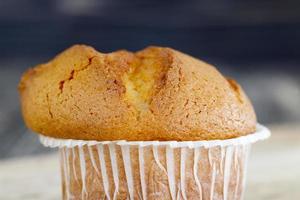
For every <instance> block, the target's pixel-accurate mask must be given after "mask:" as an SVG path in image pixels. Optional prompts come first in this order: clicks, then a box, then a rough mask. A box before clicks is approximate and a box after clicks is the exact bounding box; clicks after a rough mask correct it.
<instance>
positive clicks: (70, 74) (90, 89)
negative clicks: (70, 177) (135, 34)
mask: <svg viewBox="0 0 300 200" xmlns="http://www.w3.org/2000/svg"><path fill="white" fill-rule="evenodd" d="M19 92H20V96H21V104H22V112H23V116H24V120H25V123H26V124H27V126H28V127H29V128H31V129H32V130H33V131H35V132H37V133H40V134H42V135H46V136H50V137H54V138H69V139H82V140H99V141H103V140H128V141H151V140H160V141H166V140H177V141H188V140H191V141H193V140H211V139H227V138H233V137H238V136H242V135H246V134H249V133H252V132H254V131H255V127H256V117H255V112H254V110H253V107H252V105H251V103H250V102H249V100H248V98H247V96H246V95H245V94H244V92H243V90H242V89H241V87H240V86H239V85H238V84H237V83H236V82H235V81H234V80H231V79H226V78H224V77H223V76H222V75H221V74H220V73H219V72H218V71H217V70H216V69H215V68H214V67H213V66H211V65H209V64H207V63H205V62H202V61H200V60H198V59H195V58H193V57H191V56H188V55H186V54H183V53H181V52H179V51H176V50H173V49H171V48H163V47H148V48H146V49H144V50H141V51H138V52H136V53H132V52H129V51H125V50H121V51H116V52H113V53H108V54H104V53H100V52H98V51H96V50H95V49H93V48H92V47H89V46H85V45H75V46H73V47H71V48H69V49H67V50H65V51H64V52H62V53H61V54H59V55H58V56H56V57H55V58H54V59H53V60H51V61H49V62H48V63H45V64H41V65H38V66H36V67H34V68H32V69H29V70H28V71H27V72H26V73H25V74H24V75H23V77H22V79H21V81H20V84H19Z"/></svg>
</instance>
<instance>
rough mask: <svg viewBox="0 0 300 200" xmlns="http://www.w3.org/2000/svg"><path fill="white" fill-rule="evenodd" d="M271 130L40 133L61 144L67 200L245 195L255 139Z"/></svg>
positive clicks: (236, 199)
mask: <svg viewBox="0 0 300 200" xmlns="http://www.w3.org/2000/svg"><path fill="white" fill-rule="evenodd" d="M269 136H270V132H269V130H268V129H267V128H265V127H263V126H262V125H257V131H256V132H255V133H253V134H249V135H247V136H242V137H239V138H234V139H228V140H211V141H187V142H176V141H168V142H159V141H151V142H143V141H140V142H130V141H104V142H99V141H83V140H65V139H54V138H49V137H45V136H41V137H40V140H41V142H42V143H43V144H44V145H45V146H48V147H59V151H60V155H61V171H62V186H63V187H62V188H63V199H89V200H94V199H95V200H96V199H97V200H98V199H109V200H110V199H112V200H114V199H145V200H147V199H172V200H175V199H184V200H186V199H202V200H206V199H207V200H219V199H220V200H221V199H222V200H240V199H242V198H243V191H244V188H245V181H246V172H247V161H248V155H249V152H250V146H251V144H252V143H254V142H256V141H258V140H263V139H266V138H268V137H269Z"/></svg>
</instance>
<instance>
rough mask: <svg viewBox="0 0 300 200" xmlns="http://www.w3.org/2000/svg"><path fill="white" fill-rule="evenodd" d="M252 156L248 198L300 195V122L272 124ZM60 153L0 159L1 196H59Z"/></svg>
mask: <svg viewBox="0 0 300 200" xmlns="http://www.w3.org/2000/svg"><path fill="white" fill-rule="evenodd" d="M271 130H272V133H273V135H272V137H271V138H270V139H269V140H267V141H264V142H258V143H256V144H255V145H254V146H253V148H252V154H251V156H250V161H249V168H248V179H247V188H246V194H245V200H299V199H300V126H298V125H296V126H295V125H294V126H288V125H285V126H272V127H271ZM59 172H60V171H59V160H58V155H57V154H48V155H39V156H32V157H25V158H14V159H9V160H3V161H0V200H17V199H18V200H20V199H22V200H27V199H32V200H34V199H42V200H50V199H51V200H52V199H60V198H61V196H60V192H61V188H60V174H59Z"/></svg>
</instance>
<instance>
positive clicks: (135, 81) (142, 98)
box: [123, 57, 163, 112]
mask: <svg viewBox="0 0 300 200" xmlns="http://www.w3.org/2000/svg"><path fill="white" fill-rule="evenodd" d="M136 58H137V60H136V61H135V62H133V63H132V64H131V68H130V70H129V71H128V72H127V73H126V74H125V75H124V76H123V84H124V85H125V88H126V93H125V99H126V100H127V101H128V102H130V103H131V104H132V105H134V106H135V107H136V109H137V110H138V111H140V112H146V111H149V103H150V102H151V97H152V95H153V93H154V92H155V85H156V82H157V81H159V79H160V77H163V76H161V75H162V71H163V67H162V66H161V63H160V62H159V59H158V58H156V57H136Z"/></svg>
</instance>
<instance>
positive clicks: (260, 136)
mask: <svg viewBox="0 0 300 200" xmlns="http://www.w3.org/2000/svg"><path fill="white" fill-rule="evenodd" d="M270 135H271V133H270V131H269V129H268V128H266V127H265V126H263V125H260V124H257V126H256V132H255V133H252V134H248V135H245V136H241V137H237V138H232V139H226V140H201V141H182V142H177V141H126V140H117V141H95V140H73V139H57V138H52V137H47V136H43V135H41V136H40V141H41V143H42V144H43V145H44V146H46V147H51V148H55V147H59V148H61V147H67V148H72V147H76V146H84V145H87V146H93V145H96V144H103V145H105V144H111V143H113V144H116V145H120V146H127V145H137V146H140V147H146V146H169V147H171V148H178V147H188V148H198V147H204V148H211V147H216V146H221V147H225V146H231V145H234V146H235V145H245V144H251V143H254V142H257V141H259V140H264V139H267V138H268V137H270Z"/></svg>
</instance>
